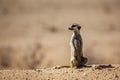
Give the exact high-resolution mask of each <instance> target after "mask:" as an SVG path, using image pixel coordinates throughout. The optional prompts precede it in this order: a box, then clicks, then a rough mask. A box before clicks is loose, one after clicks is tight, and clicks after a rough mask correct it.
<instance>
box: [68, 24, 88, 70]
mask: <svg viewBox="0 0 120 80" xmlns="http://www.w3.org/2000/svg"><path fill="white" fill-rule="evenodd" d="M80 29H81V26H80V25H78V24H72V25H71V26H70V27H69V30H71V31H73V34H72V37H71V40H70V47H71V60H70V63H71V67H76V68H78V67H81V66H84V65H85V64H86V63H87V60H88V59H87V58H85V57H83V50H82V48H83V41H82V37H81V35H80Z"/></svg>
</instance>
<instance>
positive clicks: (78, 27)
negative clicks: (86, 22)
mask: <svg viewBox="0 0 120 80" xmlns="http://www.w3.org/2000/svg"><path fill="white" fill-rule="evenodd" d="M68 29H69V30H73V31H78V30H80V29H81V26H80V25H79V24H73V25H71V26H70V27H69V28H68Z"/></svg>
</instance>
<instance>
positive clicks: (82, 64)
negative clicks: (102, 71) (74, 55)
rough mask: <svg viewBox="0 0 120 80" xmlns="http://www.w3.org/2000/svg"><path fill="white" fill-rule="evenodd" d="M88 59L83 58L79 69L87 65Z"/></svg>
mask: <svg viewBox="0 0 120 80" xmlns="http://www.w3.org/2000/svg"><path fill="white" fill-rule="evenodd" d="M87 61H88V59H87V58H86V57H82V58H81V62H80V63H79V67H81V66H85V64H86V63H87Z"/></svg>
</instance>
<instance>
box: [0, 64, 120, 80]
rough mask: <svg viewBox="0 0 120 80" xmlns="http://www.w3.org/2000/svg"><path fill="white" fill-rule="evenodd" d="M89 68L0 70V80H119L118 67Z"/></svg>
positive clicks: (93, 66) (119, 69)
mask: <svg viewBox="0 0 120 80" xmlns="http://www.w3.org/2000/svg"><path fill="white" fill-rule="evenodd" d="M89 66H90V65H89ZM91 66H92V67H85V68H79V69H74V68H61V69H57V68H56V69H55V68H46V69H36V70H0V80H120V65H91Z"/></svg>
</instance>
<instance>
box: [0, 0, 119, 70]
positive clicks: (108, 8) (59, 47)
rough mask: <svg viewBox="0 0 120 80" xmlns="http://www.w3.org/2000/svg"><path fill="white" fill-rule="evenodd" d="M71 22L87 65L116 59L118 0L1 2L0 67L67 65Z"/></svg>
mask: <svg viewBox="0 0 120 80" xmlns="http://www.w3.org/2000/svg"><path fill="white" fill-rule="evenodd" d="M72 23H78V24H80V25H81V26H82V29H81V35H82V38H83V42H84V43H83V44H84V48H83V51H84V56H86V57H87V58H88V59H89V61H88V63H87V64H119V63H120V0H0V69H35V68H48V67H53V66H55V65H69V64H70V46H69V41H70V37H71V35H72V32H70V31H69V30H68V27H69V26H70V25H71V24H72Z"/></svg>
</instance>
